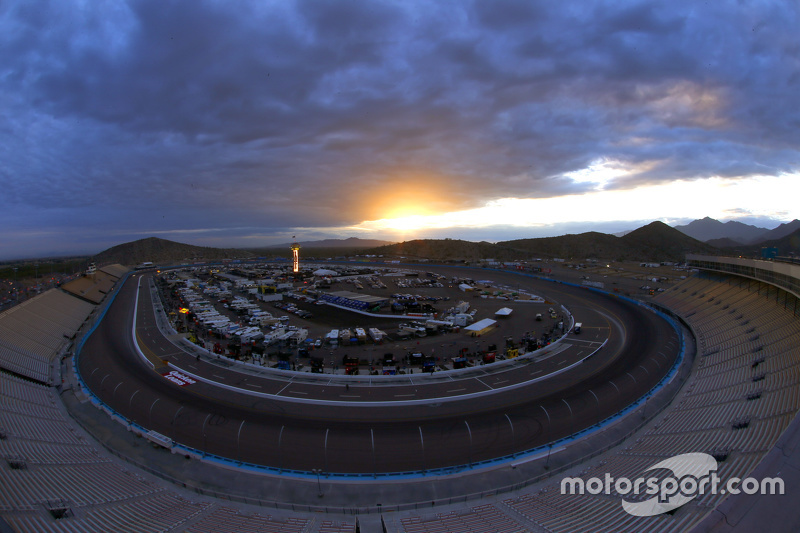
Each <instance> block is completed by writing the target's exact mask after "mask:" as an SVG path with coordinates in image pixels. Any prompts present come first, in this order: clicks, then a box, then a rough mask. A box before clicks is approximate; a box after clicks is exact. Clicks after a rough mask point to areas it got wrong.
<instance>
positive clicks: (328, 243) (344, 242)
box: [265, 237, 395, 250]
mask: <svg viewBox="0 0 800 533" xmlns="http://www.w3.org/2000/svg"><path fill="white" fill-rule="evenodd" d="M297 244H299V245H300V247H301V248H325V249H332V248H348V249H354V250H355V249H358V248H377V247H379V246H387V245H390V244H395V243H394V242H392V241H381V240H378V239H360V238H358V237H350V238H348V239H323V240H321V241H304V242H299V243H297ZM291 245H292V243H290V242H287V243H285V244H273V245H270V246H266V247H265V248H267V249H273V248H285V249H289V247H290V246H291Z"/></svg>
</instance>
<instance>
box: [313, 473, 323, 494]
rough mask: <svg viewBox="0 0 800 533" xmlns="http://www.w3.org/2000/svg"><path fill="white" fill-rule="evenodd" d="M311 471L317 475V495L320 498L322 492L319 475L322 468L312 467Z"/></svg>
mask: <svg viewBox="0 0 800 533" xmlns="http://www.w3.org/2000/svg"><path fill="white" fill-rule="evenodd" d="M311 473H312V474H316V475H317V497H319V498H322V497H323V496H324V494H323V493H322V483H320V481H319V475H320V474H321V473H322V470H320V469H319V468H312V469H311Z"/></svg>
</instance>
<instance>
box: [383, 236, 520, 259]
mask: <svg viewBox="0 0 800 533" xmlns="http://www.w3.org/2000/svg"><path fill="white" fill-rule="evenodd" d="M369 253H370V254H375V255H383V256H393V257H406V258H409V259H431V260H434V261H477V260H479V259H498V260H501V261H506V260H512V259H519V251H518V250H515V249H513V248H509V247H506V246H504V245H503V243H498V244H492V243H488V242H471V241H462V240H459V239H419V240H414V241H406V242H401V243H398V244H390V245H387V246H381V247H379V248H373V249H371V250H369Z"/></svg>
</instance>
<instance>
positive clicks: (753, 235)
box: [674, 217, 768, 243]
mask: <svg viewBox="0 0 800 533" xmlns="http://www.w3.org/2000/svg"><path fill="white" fill-rule="evenodd" d="M674 229H676V230H678V231H680V232H681V233H683V234H685V235H688V236H690V237H693V238H695V239H697V240H698V241H703V242H708V241H710V240H716V239H731V240H733V241H736V242H738V243H752V242H756V241H758V240H760V239H763V236H764V234H765V233H767V232H768V230H767V229H766V228H759V227H758V226H752V225H750V224H743V223H741V222H737V221H736V220H729V221H728V222H725V223H722V222H720V221H719V220H716V219H713V218H711V217H705V218H702V219H699V220H693V221H692V222H690V223H688V224H686V225H685V226H675V228H674Z"/></svg>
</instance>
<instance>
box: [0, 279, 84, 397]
mask: <svg viewBox="0 0 800 533" xmlns="http://www.w3.org/2000/svg"><path fill="white" fill-rule="evenodd" d="M93 309H94V306H93V305H92V304H89V303H86V302H83V301H81V300H78V299H77V298H73V297H72V296H69V295H67V294H65V293H63V292H61V291H59V290H58V289H51V290H49V291H47V292H45V293H43V294H40V295H38V296H36V297H34V298H31V299H30V300H27V301H25V302H23V303H21V304H19V305H17V306H15V307H12V308H10V309H7V310H6V311H4V312H3V313H0V368H3V369H5V370H8V371H9V372H13V373H15V374H18V375H20V376H24V377H26V378H30V379H32V380H36V381H39V382H41V383H51V384H52V383H53V377H52V366H53V362H55V360H56V358H57V357H58V356H59V354H60V353H62V352H63V351H64V348H65V347H67V346H68V345H69V343H71V342H72V340H73V338H74V336H75V332H76V331H77V330H78V328H79V327H80V326H81V324H82V323H83V322H84V321H85V320H86V318H87V317H88V316H89V313H91V312H92V310H93Z"/></svg>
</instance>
